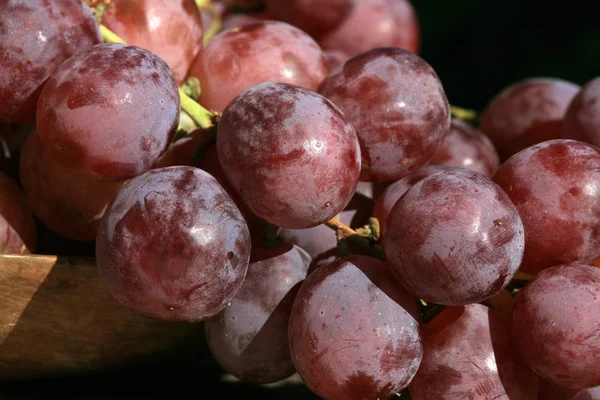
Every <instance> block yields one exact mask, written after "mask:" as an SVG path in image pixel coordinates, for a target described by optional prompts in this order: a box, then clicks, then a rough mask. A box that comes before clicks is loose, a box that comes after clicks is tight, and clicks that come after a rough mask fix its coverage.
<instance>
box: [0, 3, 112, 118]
mask: <svg viewBox="0 0 600 400" xmlns="http://www.w3.org/2000/svg"><path fill="white" fill-rule="evenodd" d="M99 43H102V36H101V35H100V32H99V30H98V28H97V25H96V20H95V18H94V16H93V15H92V13H91V11H90V9H89V8H88V7H87V6H85V5H84V4H83V3H82V2H81V1H79V0H64V1H60V2H57V1H52V2H51V1H43V2H42V4H40V1H39V0H24V1H19V2H10V3H9V4H4V5H3V9H2V13H1V14H0V55H2V57H0V82H1V83H0V99H1V100H0V120H2V121H7V122H11V123H28V122H32V121H34V120H35V112H36V106H37V101H38V97H39V95H40V92H41V89H42V86H43V84H44V82H45V81H46V80H47V79H48V77H50V75H51V74H52V73H53V72H54V70H55V69H56V68H58V67H59V66H60V65H61V64H62V63H63V62H64V61H65V60H67V59H68V58H69V57H71V56H72V55H73V54H75V53H77V52H79V51H85V50H87V49H89V48H91V47H92V46H93V45H96V44H99Z"/></svg>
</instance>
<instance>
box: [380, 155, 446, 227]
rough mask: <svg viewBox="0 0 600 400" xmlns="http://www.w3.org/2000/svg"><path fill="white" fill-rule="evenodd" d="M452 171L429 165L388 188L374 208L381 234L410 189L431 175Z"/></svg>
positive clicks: (443, 166)
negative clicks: (394, 209)
mask: <svg viewBox="0 0 600 400" xmlns="http://www.w3.org/2000/svg"><path fill="white" fill-rule="evenodd" d="M450 169H452V167H449V166H446V165H428V166H427V167H423V168H421V169H419V170H418V171H416V172H413V173H412V174H410V175H407V176H405V177H404V178H402V179H400V180H399V181H396V182H394V183H392V184H391V185H389V186H388V187H386V188H385V189H384V191H383V192H382V193H381V195H379V197H378V198H377V201H375V206H374V207H373V217H375V218H377V219H378V220H379V226H380V229H381V232H383V231H384V230H385V225H386V221H387V217H388V215H390V211H391V210H392V208H393V207H394V205H395V204H396V202H398V200H399V199H400V197H402V195H403V194H404V193H406V191H407V190H408V189H410V188H411V187H412V186H413V185H414V184H415V183H417V182H419V181H420V180H421V179H423V178H425V177H428V176H429V175H432V174H435V173H437V172H441V171H446V170H450Z"/></svg>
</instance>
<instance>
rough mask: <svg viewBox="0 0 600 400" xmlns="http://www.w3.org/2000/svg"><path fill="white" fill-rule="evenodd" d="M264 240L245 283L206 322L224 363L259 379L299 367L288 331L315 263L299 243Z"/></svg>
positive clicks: (209, 338) (268, 380)
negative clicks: (271, 245) (266, 245)
mask: <svg viewBox="0 0 600 400" xmlns="http://www.w3.org/2000/svg"><path fill="white" fill-rule="evenodd" d="M260 246H261V245H260V244H257V245H253V247H254V248H253V250H252V259H253V260H254V261H253V262H252V263H251V264H250V266H249V267H248V273H247V274H246V278H245V280H244V284H243V285H242V288H241V289H240V290H239V291H238V292H237V294H236V296H235V297H234V298H233V299H232V300H231V301H230V302H229V303H228V305H227V307H225V309H224V310H223V311H221V312H220V313H219V314H217V315H215V316H214V317H212V318H209V319H208V320H206V321H205V323H204V327H205V332H206V340H207V342H208V346H209V348H210V351H211V353H212V355H213V357H214V358H215V359H216V360H217V362H218V363H219V364H220V365H221V367H223V368H224V369H225V370H226V371H227V372H229V373H230V374H232V375H233V376H235V377H237V378H239V379H241V380H243V381H246V382H251V383H255V384H265V383H272V382H277V381H279V380H281V379H285V378H287V377H289V376H291V375H292V374H293V373H294V372H296V370H295V369H294V365H293V364H292V359H291V356H290V348H289V344H288V340H287V335H286V334H285V332H287V330H288V321H289V316H290V311H291V308H292V304H293V302H294V297H295V295H296V293H297V291H298V289H299V287H300V283H301V282H302V281H303V280H304V278H306V274H307V270H308V266H309V264H310V256H309V255H308V254H307V253H306V252H305V251H304V250H302V249H301V248H299V247H297V246H293V245H289V244H287V243H286V244H283V245H281V246H280V247H279V248H276V249H257V247H260ZM256 250H258V251H256Z"/></svg>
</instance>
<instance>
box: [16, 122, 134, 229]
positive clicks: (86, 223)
mask: <svg viewBox="0 0 600 400" xmlns="http://www.w3.org/2000/svg"><path fill="white" fill-rule="evenodd" d="M20 175H21V184H22V185H23V191H24V192H25V195H26V196H27V200H28V201H29V204H30V205H31V208H32V209H33V212H34V213H35V215H37V217H38V218H39V219H40V220H41V221H42V222H43V223H44V225H46V226H47V227H48V228H50V229H52V230H53V231H55V232H57V233H58V234H60V235H62V236H64V237H67V238H69V239H73V240H95V239H96V232H97V231H98V225H99V224H100V219H101V218H102V215H103V214H104V210H105V209H106V207H107V206H108V204H109V203H110V202H111V201H112V199H113V198H114V197H115V196H116V194H117V192H118V191H119V189H120V188H121V186H123V182H107V181H98V180H95V179H92V178H90V177H88V176H85V175H82V174H81V172H79V171H78V170H77V169H73V168H68V167H65V166H63V165H61V164H60V163H58V162H56V161H54V160H53V159H52V158H50V157H49V156H48V154H47V153H46V152H45V151H44V148H43V147H42V143H41V142H40V138H39V136H38V134H37V132H35V131H34V132H32V133H31V134H30V135H29V138H28V139H27V142H26V143H25V147H23V151H22V153H21V159H20Z"/></svg>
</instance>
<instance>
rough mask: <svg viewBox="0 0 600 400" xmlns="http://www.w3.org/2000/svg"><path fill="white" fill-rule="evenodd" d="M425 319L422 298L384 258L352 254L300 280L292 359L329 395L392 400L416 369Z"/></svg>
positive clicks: (335, 399)
mask: <svg viewBox="0 0 600 400" xmlns="http://www.w3.org/2000/svg"><path fill="white" fill-rule="evenodd" d="M420 322H421V321H420V314H419V312H418V309H417V305H416V302H415V299H414V298H413V297H412V296H411V295H409V294H408V293H407V292H406V291H405V290H404V288H402V287H401V286H400V285H399V284H398V282H396V281H395V279H394V277H393V276H392V274H391V273H390V270H389V268H388V266H387V265H386V264H385V263H383V262H382V261H379V260H377V259H374V258H370V257H366V256H349V257H345V258H342V259H339V260H337V261H335V262H333V263H330V264H327V265H324V266H322V267H320V268H319V269H317V270H316V271H315V272H313V273H312V274H311V275H309V276H308V278H306V280H305V281H304V283H303V284H302V286H301V287H300V291H299V292H298V295H297V296H296V299H295V300H294V305H293V307H292V314H291V317H290V324H289V340H290V351H291V354H292V360H293V362H294V366H295V367H296V370H297V371H298V373H299V374H300V376H301V377H302V379H303V380H304V382H305V383H306V385H307V386H308V388H309V389H310V390H312V391H313V392H315V393H316V394H317V395H319V396H320V397H322V398H324V399H326V400H346V399H348V400H351V399H352V400H354V399H377V398H379V399H388V398H390V397H391V396H392V395H394V394H395V393H397V392H399V391H400V390H402V389H403V388H405V387H406V386H408V383H409V382H410V380H411V379H412V378H413V376H414V375H415V373H416V372H417V369H418V367H419V363H420V362H421V358H422V356H423V347H422V344H421V337H420Z"/></svg>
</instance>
